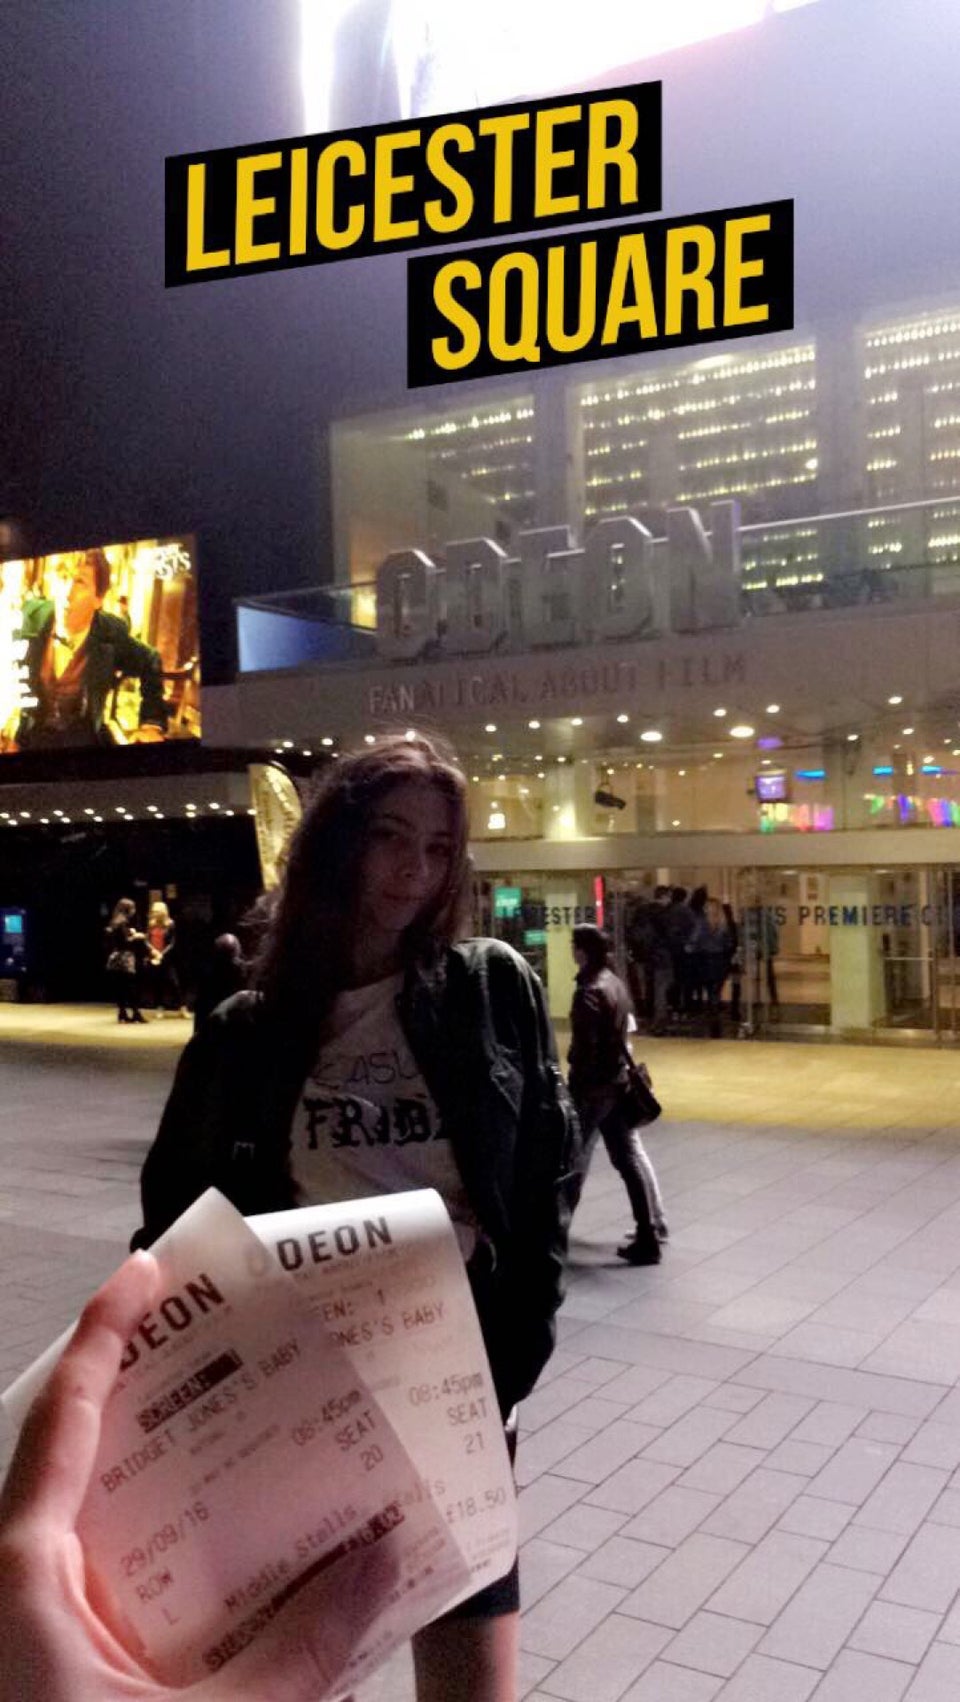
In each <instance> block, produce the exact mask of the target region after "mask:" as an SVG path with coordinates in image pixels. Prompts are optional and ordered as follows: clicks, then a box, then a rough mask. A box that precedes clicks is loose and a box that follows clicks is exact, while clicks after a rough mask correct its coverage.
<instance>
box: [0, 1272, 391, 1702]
mask: <svg viewBox="0 0 960 1702" xmlns="http://www.w3.org/2000/svg"><path fill="white" fill-rule="evenodd" d="M158 1282H159V1275H158V1268H157V1263H156V1260H155V1259H154V1258H153V1257H152V1255H151V1254H149V1253H135V1254H134V1255H133V1256H132V1258H130V1259H128V1260H127V1262H126V1263H125V1264H124V1265H122V1266H121V1268H120V1269H119V1270H118V1271H117V1272H116V1273H115V1274H114V1275H113V1276H112V1277H111V1278H110V1280H109V1282H107V1283H106V1284H105V1285H104V1287H103V1288H101V1289H100V1290H99V1292H98V1293H97V1294H95V1295H94V1297H93V1299H92V1300H91V1301H90V1303H89V1305H88V1306H87V1307H86V1309H85V1311H84V1312H83V1315H82V1317H81V1319H80V1322H79V1324H78V1325H77V1328H76V1331H75V1333H74V1336H73V1339H72V1341H71V1342H70V1345H69V1347H68V1348H67V1349H66V1351H65V1353H64V1354H63V1357H62V1359H61V1360H60V1363H59V1365H58V1366H57V1368H56V1370H55V1371H54V1373H53V1375H52V1376H51V1378H50V1380H49V1382H48V1383H47V1386H46V1388H45V1389H44V1391H43V1393H42V1394H41V1395H40V1396H39V1397H38V1399H37V1401H36V1402H35V1403H34V1405H33V1407H32V1408H31V1411H30V1413H29V1415H28V1417H27V1420H26V1422H25V1424H24V1427H23V1430H22V1432H21V1435H20V1440H19V1443H18V1445H17V1450H16V1453H15V1454H14V1457H13V1461H12V1463H11V1466H10V1470H9V1473H8V1475H7V1479H6V1482H5V1484H4V1488H3V1493H2V1495H0V1649H2V1656H0V1702H177V1699H179V1702H243V1699H244V1698H247V1697H249V1698H250V1699H251V1702H319V1698H321V1697H324V1696H327V1695H329V1694H331V1693H336V1692H337V1691H338V1690H342V1688H343V1685H342V1683H338V1682H337V1681H338V1678H339V1675H340V1674H342V1672H343V1669H344V1666H345V1664H346V1661H347V1660H348V1659H349V1656H350V1654H351V1653H352V1651H353V1650H354V1649H355V1648H356V1646H357V1644H358V1642H359V1640H360V1638H361V1637H362V1635H363V1633H364V1631H365V1630H366V1629H367V1626H368V1625H369V1623H370V1621H371V1619H372V1618H373V1613H374V1608H375V1604H376V1602H377V1600H378V1599H379V1598H381V1597H382V1593H383V1591H384V1589H385V1588H388V1587H389V1585H390V1583H391V1582H392V1581H393V1578H392V1569H391V1562H390V1561H389V1558H388V1557H387V1556H386V1555H383V1554H380V1553H378V1552H377V1551H376V1549H374V1550H370V1551H366V1550H363V1549H361V1550H360V1551H359V1552H358V1553H357V1554H356V1555H355V1556H352V1557H351V1558H350V1560H349V1561H348V1562H345V1563H344V1564H343V1565H342V1566H340V1567H337V1568H334V1569H333V1573H334V1576H333V1578H332V1580H323V1581H322V1582H320V1581H318V1582H319V1588H316V1587H314V1585H311V1586H310V1588H309V1589H305V1590H304V1591H303V1592H302V1594H301V1595H300V1596H299V1597H294V1598H293V1600H292V1601H291V1603H290V1604H289V1606H288V1607H287V1608H285V1609H284V1612H283V1613H282V1614H281V1615H280V1616H279V1618H278V1619H277V1620H276V1621H275V1622H274V1624H273V1625H271V1626H268V1627H267V1629H266V1631H265V1632H264V1633H263V1634H262V1636H261V1637H260V1638H259V1639H258V1640H257V1642H256V1643H255V1644H253V1645H252V1646H251V1647H250V1648H249V1649H247V1650H245V1651H244V1652H243V1653H242V1654H241V1655H239V1656H238V1657H237V1658H236V1659H235V1660H234V1661H232V1662H231V1663H230V1664H229V1665H228V1666H227V1668H226V1669H225V1670H224V1671H223V1672H221V1673H219V1674H217V1675H216V1677H213V1678H208V1679H202V1680H201V1681H199V1682H198V1683H197V1684H194V1685H189V1686H187V1687H186V1688H185V1689H182V1688H180V1689H175V1690H174V1689H170V1688H169V1687H168V1686H166V1685H164V1684H161V1683H159V1682H158V1681H157V1680H156V1679H155V1678H153V1677H152V1676H151V1675H150V1673H149V1672H148V1671H147V1670H146V1669H145V1668H144V1667H143V1666H142V1665H141V1664H140V1662H139V1661H138V1660H136V1659H135V1658H134V1657H133V1656H132V1655H131V1654H129V1653H128V1652H127V1650H126V1649H124V1648H123V1647H122V1646H121V1645H120V1644H119V1643H118V1642H117V1640H116V1638H115V1637H114V1636H113V1634H112V1633H111V1632H110V1631H109V1630H108V1628H107V1627H106V1625H105V1624H104V1623H103V1621H102V1620H101V1619H100V1618H99V1617H98V1615H97V1613H96V1611H95V1609H94V1607H93V1606H92V1605H91V1601H90V1598H89V1595H88V1590H87V1582H86V1578H85V1567H84V1557H83V1551H82V1549H81V1545H80V1540H79V1538H78V1536H77V1533H76V1524H77V1518H78V1515H79V1512H80V1508H81V1506H82V1504H83V1500H84V1496H85V1494H86V1490H87V1486H88V1484H89V1481H90V1476H91V1473H92V1471H93V1467H94V1463H95V1459H96V1452H97V1444H98V1441H99V1437H100V1422H101V1416H102V1413H103V1408H104V1405H105V1403H106V1400H107V1397H108V1395H109V1394H110V1391H111V1389H112V1388H113V1384H114V1382H115V1379H116V1375H117V1369H118V1366H119V1363H120V1355H121V1353H122V1351H123V1347H124V1344H125V1342H126V1340H127V1339H128V1337H129V1336H130V1335H131V1334H132V1332H133V1330H134V1329H135V1328H136V1325H137V1323H138V1322H139V1320H140V1319H141V1318H142V1317H143V1314H144V1313H145V1312H147V1311H149V1309H150V1306H151V1305H152V1303H153V1302H154V1300H155V1298H156V1293H157V1288H158Z"/></svg>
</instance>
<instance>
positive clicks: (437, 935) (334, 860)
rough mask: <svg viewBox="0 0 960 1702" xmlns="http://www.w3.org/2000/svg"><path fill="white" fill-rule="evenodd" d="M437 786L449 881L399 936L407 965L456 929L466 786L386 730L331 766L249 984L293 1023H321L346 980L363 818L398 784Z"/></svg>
mask: <svg viewBox="0 0 960 1702" xmlns="http://www.w3.org/2000/svg"><path fill="white" fill-rule="evenodd" d="M411 780H412V781H416V782H419V783H421V784H422V783H426V784H428V785H431V786H435V787H436V789H437V791H438V792H439V793H440V794H441V795H442V796H443V797H444V798H445V799H446V800H447V802H448V803H449V804H450V806H451V815H452V825H453V847H452V851H451V856H450V865H449V869H448V871H447V877H446V880H445V881H444V884H443V887H442V889H441V891H440V892H439V893H438V895H437V897H436V898H435V899H434V901H433V902H432V904H431V905H430V906H429V909H428V910H427V911H425V912H424V914H423V915H421V916H419V917H417V919H416V921H415V922H414V923H412V924H411V926H410V927H409V928H408V929H407V930H406V933H405V935H404V937H403V941H402V955H403V960H404V963H405V964H408V963H410V962H413V961H416V960H419V959H422V958H424V957H426V956H429V955H431V954H434V953H436V952H437V951H439V950H441V949H442V948H443V947H445V946H447V945H449V944H450V943H451V941H452V940H454V939H456V938H457V936H458V934H459V933H460V929H461V922H462V917H463V910H464V901H465V892H466V885H467V874H468V861H467V837H468V816H467V786H466V780H465V779H464V776H463V773H462V772H461V770H460V768H459V766H458V764H457V762H456V759H455V757H454V755H453V752H452V751H450V750H449V749H447V748H445V747H443V746H441V745H440V743H439V741H437V740H434V739H427V738H425V737H424V736H423V735H421V734H416V735H415V736H414V737H412V738H410V737H408V736H407V735H406V734H403V733H397V734H386V735H384V736H382V737H380V738H378V739H377V742H376V744H375V745H373V746H370V747H369V748H366V749H363V750H358V751H354V752H352V753H350V754H348V755H344V756H342V757H340V758H339V759H338V760H335V761H333V762H331V764H330V767H329V768H328V769H327V771H326V773H325V774H324V776H323V779H322V780H321V781H320V784H319V786H318V787H317V790H316V792H315V794H314V796H313V798H312V800H311V802H310V804H309V805H308V807H307V809H306V811H305V813H304V815H303V818H302V820H301V822H300V824H299V826H298V828H297V830H296V832H295V833H294V835H293V838H292V839H291V841H290V846H289V849H288V852H287V857H286V865H285V869H284V875H283V880H282V882H281V885H280V886H279V887H278V889H277V891H276V892H275V893H274V894H272V895H271V897H270V900H269V902H268V903H267V904H266V905H264V906H263V907H262V909H261V915H263V913H264V912H265V918H264V922H263V932H262V936H261V940H260V945H259V949H258V950H257V952H256V954H255V957H254V962H253V973H252V984H253V986H254V987H256V988H257V989H258V990H259V991H260V992H261V993H262V994H263V995H264V998H265V1000H266V1001H267V1003H268V1004H269V1005H270V1006H271V1007H272V1008H273V1009H274V1010H275V1011H276V1012H277V1013H282V1014H283V1015H285V1016H287V1015H289V1016H290V1017H291V1018H292V1020H293V1021H294V1022H295V1024H296V1026H298V1027H302V1026H303V1025H304V1024H306V1025H307V1026H309V1027H311V1028H312V1027H314V1026H315V1025H317V1024H318V1023H319V1022H322V1020H323V1017H324V1016H325V1015H326V1014H327V1012H328V1010H329V1008H330V1005H331V1004H332V1001H333V999H334V998H335V996H336V994H337V993H338V992H340V991H341V990H342V989H343V987H344V986H345V985H346V983H347V979H348V976H349V971H350V955H351V951H350V948H351V944H352V931H353V928H354V925H355V919H356V913H357V902H358V899H359V896H360V894H359V880H360V873H361V869H362V866H363V852H364V849H365V844H366V840H367V835H368V832H369V828H370V822H371V818H372V816H373V813H374V811H375V809H376V808H377V806H378V804H379V803H380V802H381V800H382V799H383V798H384V796H385V795H386V794H387V793H388V792H389V791H391V790H392V788H393V787H395V786H399V785H401V784H402V783H403V782H404V781H411Z"/></svg>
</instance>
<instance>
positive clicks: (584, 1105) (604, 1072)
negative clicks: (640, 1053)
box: [567, 968, 631, 1127]
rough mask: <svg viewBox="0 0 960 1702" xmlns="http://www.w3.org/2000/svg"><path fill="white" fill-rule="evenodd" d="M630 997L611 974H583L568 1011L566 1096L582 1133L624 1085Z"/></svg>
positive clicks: (609, 1107)
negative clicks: (570, 1096) (571, 1099)
mask: <svg viewBox="0 0 960 1702" xmlns="http://www.w3.org/2000/svg"><path fill="white" fill-rule="evenodd" d="M630 1010H631V1005H630V995H629V993H628V992H627V989H626V987H625V986H624V984H623V982H622V981H621V980H620V977H619V975H615V974H614V972H613V970H612V969H609V968H603V969H592V970H591V969H581V971H580V973H579V975H578V976H577V979H576V991H575V992H574V995H573V1005H572V1007H571V1010H570V1050H569V1052H568V1053H567V1061H568V1063H569V1065H570V1073H569V1077H568V1079H569V1082H570V1092H571V1093H572V1094H573V1097H574V1100H575V1102H576V1106H577V1110H578V1111H579V1113H580V1116H581V1119H582V1121H583V1123H584V1125H585V1127H592V1126H593V1125H594V1124H595V1123H599V1122H602V1120H603V1118H604V1117H605V1116H606V1115H607V1113H608V1112H610V1111H612V1110H613V1107H614V1105H615V1104H616V1102H617V1099H618V1097H619V1094H620V1090H621V1089H622V1088H623V1087H624V1086H625V1085H626V1081H627V1053H626V1044H627V1018H628V1016H629V1014H630Z"/></svg>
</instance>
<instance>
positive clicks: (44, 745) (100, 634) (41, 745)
mask: <svg viewBox="0 0 960 1702" xmlns="http://www.w3.org/2000/svg"><path fill="white" fill-rule="evenodd" d="M194 559H195V546H194V541H193V539H192V538H190V537H179V538H163V539H160V538H149V539H147V538H141V539H138V540H137V541H136V542H134V543H122V544H106V545H98V546H96V547H93V548H87V549H76V550H66V551H62V552H60V553H58V554H55V555H42V556H32V557H25V558H23V559H21V560H13V561H3V562H0V754H4V753H17V752H32V751H56V750H67V749H70V750H76V749H83V748H84V747H97V746H101V747H102V746H108V747H109V746H114V745H137V744H162V743H165V742H167V741H169V740H196V739H199V737H200V721H201V715H200V656H199V633H198V621H197V586H196V575H195V571H194Z"/></svg>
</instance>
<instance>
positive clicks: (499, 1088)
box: [137, 736, 579, 1702]
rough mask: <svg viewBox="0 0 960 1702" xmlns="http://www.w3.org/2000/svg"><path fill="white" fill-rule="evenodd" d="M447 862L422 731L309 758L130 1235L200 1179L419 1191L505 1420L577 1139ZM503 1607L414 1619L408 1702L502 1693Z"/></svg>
mask: <svg viewBox="0 0 960 1702" xmlns="http://www.w3.org/2000/svg"><path fill="white" fill-rule="evenodd" d="M467 868H468V865H467V807H466V786H465V782H464V778H463V775H462V774H461V772H460V770H459V769H458V768H457V767H456V766H455V764H454V763H453V762H452V761H451V760H449V759H448V758H447V757H445V756H444V755H442V754H441V753H440V752H439V751H438V749H437V748H436V746H435V745H434V744H432V743H430V742H429V741H428V740H426V739H424V738H412V739H411V738H406V737H402V736H396V737H394V736H391V737H387V738H383V739H380V740H379V741H378V743H377V745H376V746H375V747H373V748H371V749H369V750H364V751H362V752H360V753H358V754H356V755H354V756H345V757H343V758H341V759H340V760H339V761H337V762H336V763H333V764H331V767H330V769H329V771H328V773H327V775H326V776H325V778H324V780H323V781H322V782H321V785H320V787H319V789H318V792H317V794H316V796H315V797H314V800H313V802H312V803H311V804H310V806H309V807H308V809H307V811H306V813H305V815H304V817H303V820H302V822H301V823H300V826H299V828H298V829H297V832H296V834H295V835H294V838H293V840H292V842H291V845H290V851H289V856H288V859H287V865H286V873H285V878H284V881H283V885H282V887H281V889H280V890H279V892H278V893H277V895H276V900H275V904H274V906H273V911H272V916H271V918H270V921H269V924H268V928H267V932H266V937H265V939H264V943H263V946H262V949H261V952H260V955H259V959H258V961H257V962H256V963H255V964H254V968H253V985H252V989H251V990H250V991H248V992H242V993H239V994H237V995H236V997H234V998H233V999H230V1000H228V1001H227V1003H226V1004H224V1005H221V1006H220V1007H219V1009H218V1010H216V1011H215V1012H214V1013H213V1015H212V1016H211V1017H210V1018H209V1019H208V1020H207V1022H206V1023H204V1024H203V1026H202V1027H201V1029H200V1030H199V1031H198V1033H197V1034H196V1036H195V1037H194V1039H193V1040H192V1041H191V1043H190V1045H189V1046H188V1047H187V1049H186V1051H185V1053H184V1055H183V1059H182V1061H181V1064H180V1067H179V1070H178V1072H177V1077H176V1081H175V1083H174V1087H173V1091H172V1094H171V1097H170V1100H169V1103H168V1105H167V1109H166V1111H165V1113H164V1117H163V1121H162V1123H161V1126H160V1131H159V1134H158V1136H157V1140H156V1142H155V1144H154V1147H153V1150H152V1151H151V1153H150V1154H149V1156H148V1158H147V1161H146V1164H145V1166H144V1171H143V1182H142V1189H143V1207H144V1230H143V1232H142V1234H141V1236H140V1237H138V1238H137V1239H138V1240H139V1241H140V1242H141V1244H142V1243H143V1242H149V1241H152V1240H153V1239H154V1238H155V1237H156V1236H157V1235H159V1234H160V1233H161V1231H162V1230H163V1229H165V1228H166V1227H167V1225H168V1224H169V1223H171V1222H172V1221H173V1219H174V1218H176V1217H177V1216H178V1215H179V1213H180V1212H181V1211H183V1210H184V1209H185V1207H186V1206H187V1205H188V1204H189V1203H190V1202H191V1200H193V1199H195V1198H196V1196H197V1195H198V1194H199V1193H201V1192H202V1191H203V1189H204V1188H206V1187H207V1186H209V1185H211V1184H213V1185H214V1186H216V1187H219V1188H220V1189H221V1190H222V1191H223V1192H224V1193H225V1194H227V1195H228V1196H229V1197H230V1198H231V1199H232V1200H233V1201H234V1203H235V1204H236V1205H237V1206H238V1207H239V1209H240V1210H241V1211H244V1212H247V1213H253V1212H263V1211H275V1210H278V1209H283V1208H284V1207H288V1206H293V1205H297V1204H309V1203H315V1202H320V1201H327V1200H336V1199H344V1198H350V1197H353V1198H363V1197H365V1196H367V1195H369V1194H373V1193H386V1192H391V1191H398V1190H403V1189H407V1188H417V1187H435V1188H437V1189H439V1191H440V1193H441V1194H442V1196H443V1198H444V1200H445V1202H446V1204H447V1208H448V1210H449V1212H450V1215H451V1218H452V1220H453V1222H454V1225H455V1227H456V1230H457V1235H458V1238H459V1240H460V1244H461V1250H462V1252H463V1254H464V1257H465V1259H466V1261H467V1269H468V1274H469V1276H470V1280H471V1284H472V1287H473V1292H474V1296H475V1299H476V1302H477V1308H478V1312H479V1316H480V1321H481V1325H482V1328H483V1333H484V1339H485V1341H486V1344H487V1350H488V1353H489V1356H490V1362H491V1366H492V1369H493V1375H494V1381H495V1383H496V1387H497V1393H498V1396H499V1400H500V1405H501V1410H502V1413H503V1416H504V1418H505V1419H506V1418H507V1417H508V1415H509V1414H510V1412H511V1410H512V1408H513V1407H514V1405H515V1403H516V1402H517V1401H519V1400H520V1399H521V1398H522V1397H523V1396H524V1395H526V1394H529V1392H530V1390H531V1389H532V1388H533V1385H534V1383H535V1382H536V1380H537V1377H538V1376H539V1374H540V1372H541V1370H542V1369H543V1366H544V1364H545V1363H546V1361H547V1359H548V1358H549V1356H550V1353H551V1351H552V1348H553V1342H554V1323H553V1319H554V1313H555V1312H556V1310H557V1307H558V1306H559V1304H560V1300H561V1297H562V1273H563V1263H564V1255H565V1250H566V1239H567V1226H568V1223H569V1217H570V1211H571V1208H572V1205H573V1204H574V1203H575V1199H576V1193H577V1191H578V1188H579V1169H578V1162H577V1161H578V1156H579V1131H578V1127H577V1122H576V1117H575V1114H574V1112H573V1109H572V1105H571V1102H570V1100H569V1097H568V1095H567V1093H566V1090H565V1088H564V1085H563V1082H562V1078H561V1076H560V1072H559V1070H558V1068H557V1063H556V1055H555V1052H554V1047H553V1039H552V1034H551V1030H550V1024H549V1021H548V1019H547V1015H546V1011H545V1009H544V1003H543V994H542V989H541V987H540V984H539V982H538V981H537V979H536V977H535V976H534V975H533V974H532V972H531V971H530V969H529V968H528V966H527V965H526V964H525V963H524V961H523V959H522V958H521V957H519V956H518V954H517V953H516V952H514V951H513V950H512V949H511V948H510V947H509V946H506V945H503V944H501V943H500V942H499V941H495V940H460V939H459V925H460V915H461V908H462V902H463V897H464V891H465V886H466V876H467ZM374 1054H375V1055H376V1057H377V1065H376V1067H372V1065H371V1060H372V1058H373V1056H374ZM385 1061H386V1062H387V1063H388V1064H389V1067H385ZM518 1607H519V1599H518V1583H517V1570H516V1566H514V1568H513V1570H512V1571H511V1572H510V1573H508V1574H507V1576H506V1577H505V1578H504V1579H502V1580H500V1581H499V1582H497V1583H496V1584H493V1585H491V1586H489V1587H488V1588H487V1589H485V1590H483V1591H481V1592H480V1594H479V1595H478V1596H474V1597H473V1598H471V1600H470V1601H468V1602H464V1603H463V1604H462V1605H461V1606H460V1607H459V1608H456V1609H455V1610H454V1611H453V1613H452V1614H451V1615H449V1616H446V1617H445V1618H443V1619H441V1620H438V1621H436V1622H435V1623H434V1624H433V1625H431V1626H428V1627H426V1629H425V1630H424V1631H422V1632H420V1633H419V1635H418V1636H417V1638H416V1639H415V1641H414V1660H415V1667H416V1675H417V1695H418V1699H419V1702H513V1698H514V1697H515V1695H516V1689H517V1648H518Z"/></svg>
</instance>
